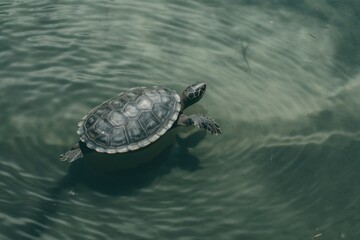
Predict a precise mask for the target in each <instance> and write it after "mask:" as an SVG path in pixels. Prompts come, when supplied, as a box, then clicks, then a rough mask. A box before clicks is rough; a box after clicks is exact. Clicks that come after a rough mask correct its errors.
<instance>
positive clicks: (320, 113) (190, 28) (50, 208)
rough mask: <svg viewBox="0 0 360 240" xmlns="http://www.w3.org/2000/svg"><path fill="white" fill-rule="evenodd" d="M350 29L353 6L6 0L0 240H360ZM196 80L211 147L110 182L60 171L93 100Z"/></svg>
mask: <svg viewBox="0 0 360 240" xmlns="http://www.w3.org/2000/svg"><path fill="white" fill-rule="evenodd" d="M359 16H360V3H359V2H358V1H355V0H347V1H336V0H319V1H305V0H304V1H276V0H270V1H256V0H254V1H246V0H238V1H230V0H223V1H220V0H219V1H176V0H171V1H165V0H163V1H161V0H158V1H130V0H112V1H109V0H100V1H82V0H81V1H72V0H67V1H56V0H55V1H54V0H52V1H50V0H37V1H34V0H28V1H22V0H17V1H7V0H5V1H4V0H3V1H2V2H1V3H0V109H1V110H0V123H1V124H0V136H1V138H0V186H1V194H0V221H1V224H0V239H2V240H13V239H46V240H48V239H72V240H73V239H182V240H185V239H247V240H260V239H276V240H282V239H284V240H285V239H286V240H288V239H312V238H313V239H333V240H338V239H360V212H359V208H360V205H359V200H360V188H359V181H360V175H359V171H360V162H358V160H359V157H360V130H359V120H360V114H359V107H360V97H359V96H360V71H359V70H360V68H359V66H360V31H359V25H360V17H359ZM196 81H205V82H206V83H207V92H206V94H205V96H204V97H203V99H202V100H201V102H199V104H198V105H197V106H194V107H193V111H194V112H196V111H201V112H206V113H207V114H208V115H209V116H211V117H213V118H214V119H216V120H217V122H218V123H219V124H220V125H221V127H222V130H223V134H222V135H219V136H212V135H209V134H208V135H202V134H198V135H194V137H192V138H187V139H185V140H184V141H183V142H182V143H181V144H180V143H179V142H173V143H172V144H171V146H170V147H169V148H167V149H165V150H164V151H163V152H162V153H161V154H160V155H158V156H156V157H155V159H152V160H151V161H149V162H147V163H145V164H144V165H142V166H140V167H138V168H135V169H127V170H121V171H116V172H115V173H111V174H99V175H96V174H93V173H92V174H89V169H88V168H87V167H86V166H87V165H86V162H85V163H84V162H81V161H79V162H75V164H73V165H69V164H67V163H64V162H60V161H59V160H58V156H59V155H60V154H61V153H63V152H64V151H66V150H67V149H68V148H69V147H70V146H72V145H73V144H74V143H75V142H76V141H77V140H78V136H77V134H76V130H77V123H78V121H79V120H80V119H81V118H82V117H83V115H84V114H86V113H87V112H88V111H89V110H90V109H92V108H93V107H95V106H96V105H98V104H99V103H101V102H103V101H104V100H106V99H108V98H111V97H113V96H114V95H116V94H118V93H119V92H121V91H124V90H126V89H128V88H130V87H136V86H152V85H163V86H166V87H168V88H172V89H175V90H177V91H178V92H181V91H182V90H183V89H184V88H185V87H186V86H187V85H189V84H192V83H194V82H196ZM179 134H181V131H180V132H179ZM184 145H185V146H184ZM114 158H115V159H116V156H114Z"/></svg>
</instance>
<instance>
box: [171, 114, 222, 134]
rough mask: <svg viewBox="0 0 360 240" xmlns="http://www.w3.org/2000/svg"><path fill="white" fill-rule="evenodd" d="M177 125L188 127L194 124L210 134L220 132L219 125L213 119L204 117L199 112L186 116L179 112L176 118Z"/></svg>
mask: <svg viewBox="0 0 360 240" xmlns="http://www.w3.org/2000/svg"><path fill="white" fill-rule="evenodd" d="M178 125H180V126H185V127H189V126H191V125H194V126H196V127H198V128H201V129H205V130H208V131H209V132H211V134H215V135H217V134H221V133H222V132H221V129H220V126H219V125H218V124H217V123H216V122H215V121H214V119H212V118H209V117H205V116H204V115H201V114H194V115H190V116H186V115H184V114H181V115H180V117H179V120H178Z"/></svg>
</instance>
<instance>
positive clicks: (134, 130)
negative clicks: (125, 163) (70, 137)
mask: <svg viewBox="0 0 360 240" xmlns="http://www.w3.org/2000/svg"><path fill="white" fill-rule="evenodd" d="M180 109H181V104H180V97H179V95H178V94H177V93H176V92H175V91H173V90H170V89H167V88H163V87H149V88H144V87H143V88H132V89H129V90H128V91H126V92H122V93H120V94H118V95H117V96H116V97H114V98H111V99H109V100H107V101H105V102H104V103H102V104H101V105H99V106H97V107H96V108H94V109H93V110H91V111H90V112H89V113H88V114H87V115H85V116H84V117H83V119H82V120H81V121H80V122H79V124H78V126H79V129H78V131H77V133H78V134H79V135H80V140H81V141H82V142H84V143H85V144H86V146H87V147H89V148H91V149H95V150H96V151H97V152H106V153H123V152H128V151H133V150H137V149H139V148H143V147H145V146H147V145H149V144H150V143H152V142H154V141H156V140H157V139H158V138H159V137H160V136H161V135H163V134H164V133H165V132H166V131H167V130H169V129H170V128H171V127H172V125H173V124H174V122H175V121H176V119H177V118H178V116H179V113H180Z"/></svg>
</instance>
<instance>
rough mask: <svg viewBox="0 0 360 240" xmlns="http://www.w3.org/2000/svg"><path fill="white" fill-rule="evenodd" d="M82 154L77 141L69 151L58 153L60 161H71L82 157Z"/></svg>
mask: <svg viewBox="0 0 360 240" xmlns="http://www.w3.org/2000/svg"><path fill="white" fill-rule="evenodd" d="M83 156H84V154H83V152H82V150H81V148H80V145H79V143H77V144H75V145H74V146H73V147H72V148H71V149H70V150H69V151H67V152H65V153H63V154H61V155H60V160H61V161H68V162H73V161H75V160H76V159H78V158H82V157H83Z"/></svg>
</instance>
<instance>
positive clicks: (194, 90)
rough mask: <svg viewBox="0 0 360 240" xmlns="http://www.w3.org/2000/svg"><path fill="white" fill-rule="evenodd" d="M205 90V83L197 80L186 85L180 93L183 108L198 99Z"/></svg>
mask: <svg viewBox="0 0 360 240" xmlns="http://www.w3.org/2000/svg"><path fill="white" fill-rule="evenodd" d="M205 90H206V84H205V83H203V82H197V83H195V84H192V85H190V86H188V87H187V88H186V89H185V90H184V91H183V93H182V95H181V103H182V105H183V108H187V107H188V106H190V105H192V104H194V103H196V102H197V101H199V100H200V99H201V98H202V96H203V95H204V93H205Z"/></svg>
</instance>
